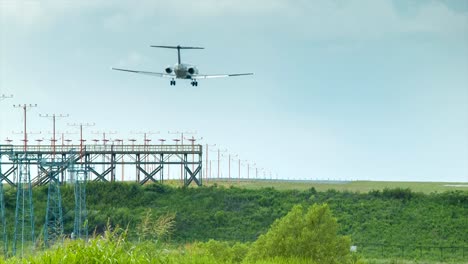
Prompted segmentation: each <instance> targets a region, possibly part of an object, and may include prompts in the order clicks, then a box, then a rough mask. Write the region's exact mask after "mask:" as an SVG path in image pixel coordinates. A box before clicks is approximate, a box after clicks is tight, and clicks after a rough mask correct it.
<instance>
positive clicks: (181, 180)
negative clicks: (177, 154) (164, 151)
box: [167, 138, 184, 185]
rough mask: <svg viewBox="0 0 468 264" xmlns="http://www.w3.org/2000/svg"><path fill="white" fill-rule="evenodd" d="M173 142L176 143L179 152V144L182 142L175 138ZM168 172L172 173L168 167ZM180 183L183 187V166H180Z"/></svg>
mask: <svg viewBox="0 0 468 264" xmlns="http://www.w3.org/2000/svg"><path fill="white" fill-rule="evenodd" d="M173 141H174V142H175V144H176V151H178V147H179V145H178V144H179V142H180V139H178V138H174V139H173ZM167 170H168V172H170V171H169V167H168V169H167ZM169 177H170V174H169ZM180 182H181V184H182V185H183V184H184V178H183V175H182V165H180Z"/></svg>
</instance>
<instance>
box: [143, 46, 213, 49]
mask: <svg viewBox="0 0 468 264" xmlns="http://www.w3.org/2000/svg"><path fill="white" fill-rule="evenodd" d="M150 47H152V48H164V49H204V48H202V47H183V46H150Z"/></svg>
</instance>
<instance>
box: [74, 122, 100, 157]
mask: <svg viewBox="0 0 468 264" xmlns="http://www.w3.org/2000/svg"><path fill="white" fill-rule="evenodd" d="M68 125H69V126H73V127H80V160H81V159H82V158H83V141H86V140H84V139H83V127H92V126H94V125H95V123H73V124H68Z"/></svg>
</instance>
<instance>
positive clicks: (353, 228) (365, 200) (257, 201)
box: [5, 181, 468, 258]
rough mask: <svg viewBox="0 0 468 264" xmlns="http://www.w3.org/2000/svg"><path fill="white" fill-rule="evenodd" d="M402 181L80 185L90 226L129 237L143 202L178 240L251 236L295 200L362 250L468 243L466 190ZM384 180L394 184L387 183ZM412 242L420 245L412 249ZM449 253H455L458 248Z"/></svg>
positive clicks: (40, 197)
mask: <svg viewBox="0 0 468 264" xmlns="http://www.w3.org/2000/svg"><path fill="white" fill-rule="evenodd" d="M172 184H176V183H174V182H173V183H172ZM387 184H388V185H387ZM402 184H403V185H402ZM404 184H416V183H375V182H351V183H345V184H331V183H309V182H308V183H299V182H294V183H289V182H264V181H262V182H259V181H253V182H241V183H240V186H242V188H238V187H237V183H235V184H234V185H236V186H230V187H228V186H227V185H229V183H226V182H218V183H216V184H214V183H208V184H207V185H208V186H205V187H200V188H198V187H197V188H179V187H173V186H171V185H170V184H169V185H160V184H147V185H144V186H140V185H138V184H136V183H102V182H92V183H89V184H88V185H87V207H88V216H89V225H90V227H91V230H90V232H92V231H93V230H95V231H96V232H98V233H100V232H103V230H104V229H105V226H106V223H107V221H108V219H110V221H111V224H112V225H119V226H122V227H126V226H128V227H129V230H130V234H129V236H130V237H133V239H137V238H136V233H135V232H134V230H135V226H136V225H137V223H139V222H140V221H141V220H142V219H143V217H144V215H145V213H146V212H147V210H148V209H151V210H152V212H153V213H154V215H155V217H157V216H159V215H163V214H165V213H168V212H169V213H175V214H176V219H175V221H176V226H175V231H174V233H173V235H172V237H171V241H172V243H176V244H185V243H188V242H194V241H208V240H209V239H216V240H221V241H232V242H236V241H240V242H251V241H254V240H256V239H257V237H258V236H259V235H260V234H263V233H265V232H266V231H267V230H268V228H269V226H270V225H271V224H272V223H273V222H274V221H275V220H276V219H278V218H280V217H282V216H284V215H286V214H287V212H289V211H290V210H291V208H292V207H293V206H294V205H296V204H302V205H305V206H309V205H312V204H315V203H327V204H329V206H330V208H331V210H332V212H333V214H334V216H335V217H336V218H337V219H338V223H339V225H340V230H339V232H340V234H343V235H348V236H350V237H351V239H352V241H353V243H354V244H356V245H358V246H359V249H360V250H361V249H362V248H367V250H365V251H364V253H365V254H366V256H367V257H381V256H384V255H385V254H387V255H396V256H398V254H401V253H400V252H401V251H402V249H401V248H402V247H403V251H405V250H406V252H403V254H405V256H406V257H412V258H413V257H417V256H418V255H419V252H420V250H426V247H441V246H443V247H454V246H457V247H468V237H467V236H466V234H468V191H460V190H452V191H445V192H442V191H443V190H444V188H445V187H443V185H444V184H439V183H437V184H436V183H428V184H427V185H424V184H422V185H423V186H420V187H419V188H420V190H421V189H423V190H425V191H424V193H423V192H419V191H418V192H413V191H411V190H410V189H405V188H401V187H405V186H407V185H404ZM416 185H417V184H416ZM441 185H442V186H441ZM265 186H275V188H271V187H268V188H264V187H265ZM344 186H346V187H344ZM389 186H390V187H392V186H398V187H399V188H392V189H389V188H388V187H389ZM373 187H374V188H373ZM461 188H462V190H464V189H463V187H461ZM368 189H371V191H367V190H368ZM322 190H324V191H322ZM338 190H339V191H338ZM33 194H34V200H35V201H34V206H35V214H36V226H37V227H38V228H37V230H40V229H41V227H42V225H43V223H44V212H45V206H46V201H47V188H46V187H39V188H36V189H34V192H33ZM62 195H63V206H64V221H65V231H66V233H68V234H69V233H71V231H72V227H73V212H74V211H73V210H74V208H73V205H74V195H73V188H72V186H63V188H62ZM5 201H6V209H7V216H8V223H9V228H8V229H9V232H10V235H11V232H12V223H13V215H14V201H15V192H14V190H13V189H10V188H9V189H7V191H6V194H5ZM418 246H419V247H422V246H424V247H425V248H424V249H420V248H419V249H418V248H417V247H418ZM383 247H385V248H383ZM392 247H393V248H392ZM383 251H385V252H383ZM466 251H468V248H467V249H466ZM431 254H432V255H430V256H433V257H437V256H439V255H440V253H439V252H438V251H437V248H436V249H435V251H434V252H433V253H431ZM446 254H447V253H446ZM454 254H455V255H456V256H458V257H461V255H462V252H461V251H457V252H455V253H454ZM465 254H466V252H465ZM420 255H425V254H420Z"/></svg>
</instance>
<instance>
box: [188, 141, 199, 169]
mask: <svg viewBox="0 0 468 264" xmlns="http://www.w3.org/2000/svg"><path fill="white" fill-rule="evenodd" d="M202 139H203V137H200V138H194V137H193V136H192V137H191V138H186V140H188V141H190V142H191V143H192V151H194V150H195V141H197V140H202ZM194 160H195V156H194V154H192V172H193V171H194V170H195V164H193V162H194Z"/></svg>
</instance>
